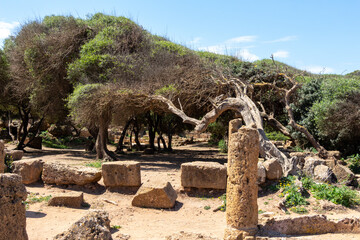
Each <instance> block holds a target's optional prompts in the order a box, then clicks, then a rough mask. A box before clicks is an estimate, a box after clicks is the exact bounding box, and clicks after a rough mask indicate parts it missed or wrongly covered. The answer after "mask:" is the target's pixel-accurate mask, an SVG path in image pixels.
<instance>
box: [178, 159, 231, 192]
mask: <svg viewBox="0 0 360 240" xmlns="http://www.w3.org/2000/svg"><path fill="white" fill-rule="evenodd" d="M181 185H182V186H183V187H193V188H210V189H226V167H225V166H224V165H222V164H220V163H217V162H189V163H183V164H181Z"/></svg>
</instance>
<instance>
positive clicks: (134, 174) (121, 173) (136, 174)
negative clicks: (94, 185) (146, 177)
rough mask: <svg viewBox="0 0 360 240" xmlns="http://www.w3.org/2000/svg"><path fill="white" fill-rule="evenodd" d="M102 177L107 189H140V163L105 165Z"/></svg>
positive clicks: (126, 162)
mask: <svg viewBox="0 0 360 240" xmlns="http://www.w3.org/2000/svg"><path fill="white" fill-rule="evenodd" d="M102 176H103V180H104V184H105V186H106V187H139V186H140V185H141V174H140V163H139V162H136V161H117V162H106V163H103V164H102Z"/></svg>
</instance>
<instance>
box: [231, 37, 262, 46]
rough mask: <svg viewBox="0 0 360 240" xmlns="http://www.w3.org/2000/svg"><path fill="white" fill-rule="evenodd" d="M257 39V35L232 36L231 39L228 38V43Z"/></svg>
mask: <svg viewBox="0 0 360 240" xmlns="http://www.w3.org/2000/svg"><path fill="white" fill-rule="evenodd" d="M255 39H256V36H240V37H236V38H231V39H229V40H227V41H226V43H228V44H233V43H244V42H254V41H255Z"/></svg>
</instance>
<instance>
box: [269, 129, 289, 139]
mask: <svg viewBox="0 0 360 240" xmlns="http://www.w3.org/2000/svg"><path fill="white" fill-rule="evenodd" d="M266 136H267V138H268V139H270V140H273V141H286V140H289V139H290V138H289V137H288V136H285V135H284V134H282V133H281V132H278V131H274V132H269V133H266Z"/></svg>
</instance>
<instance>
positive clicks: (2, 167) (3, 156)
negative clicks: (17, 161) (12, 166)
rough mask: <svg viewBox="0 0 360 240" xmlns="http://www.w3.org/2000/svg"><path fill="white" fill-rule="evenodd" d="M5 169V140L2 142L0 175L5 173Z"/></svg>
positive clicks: (0, 146)
mask: <svg viewBox="0 0 360 240" xmlns="http://www.w3.org/2000/svg"><path fill="white" fill-rule="evenodd" d="M4 169H5V144H4V141H3V140H0V173H3V172H4Z"/></svg>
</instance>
